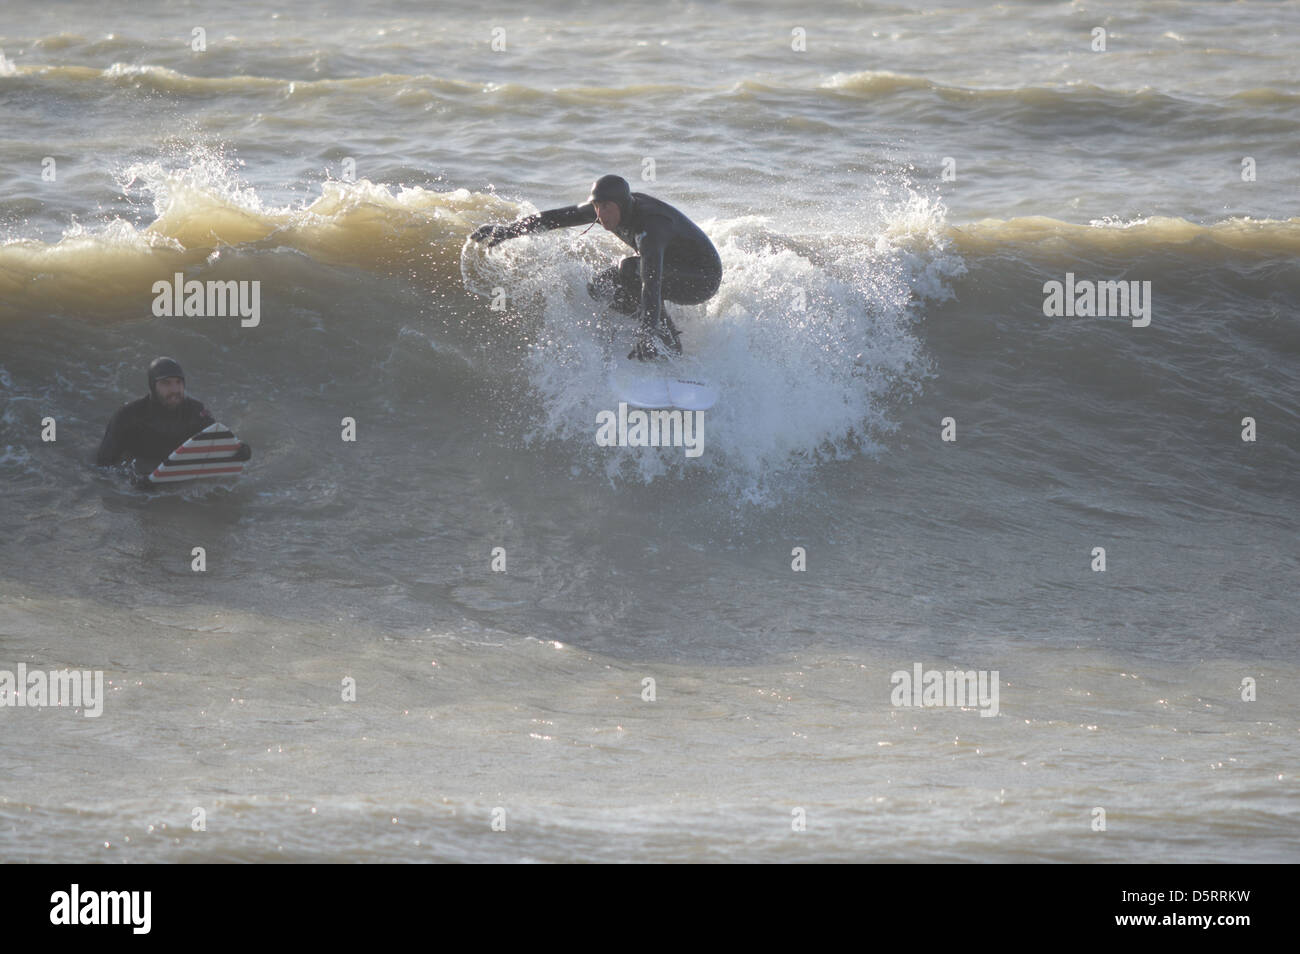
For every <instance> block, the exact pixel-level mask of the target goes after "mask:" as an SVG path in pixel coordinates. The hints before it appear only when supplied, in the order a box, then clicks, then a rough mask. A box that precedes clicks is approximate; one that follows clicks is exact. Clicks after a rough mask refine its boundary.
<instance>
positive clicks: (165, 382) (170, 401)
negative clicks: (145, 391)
mask: <svg viewBox="0 0 1300 954" xmlns="http://www.w3.org/2000/svg"><path fill="white" fill-rule="evenodd" d="M153 389H154V392H155V393H157V395H158V401H159V402H160V403H161V404H162V405H163V407H179V406H180V403H181V401H183V400H185V379H184V378H177V377H170V378H159V379H158V380H157V381H155V382H154V386H153Z"/></svg>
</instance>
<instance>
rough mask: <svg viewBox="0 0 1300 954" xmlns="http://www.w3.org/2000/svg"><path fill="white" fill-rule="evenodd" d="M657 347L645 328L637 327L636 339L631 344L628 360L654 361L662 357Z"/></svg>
mask: <svg viewBox="0 0 1300 954" xmlns="http://www.w3.org/2000/svg"><path fill="white" fill-rule="evenodd" d="M662 357H663V355H662V354H660V353H659V349H658V348H656V347H655V342H654V337H653V336H652V334H651V332H650V331H649V330H648V329H646V328H638V329H637V332H636V339H635V341H634V342H633V344H632V350H631V351H630V352H628V355H627V358H628V360H629V361H655V360H657V359H659V358H662Z"/></svg>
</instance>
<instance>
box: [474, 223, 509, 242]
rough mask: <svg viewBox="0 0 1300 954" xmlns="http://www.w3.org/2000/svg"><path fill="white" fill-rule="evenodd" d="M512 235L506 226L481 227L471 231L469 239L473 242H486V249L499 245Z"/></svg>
mask: <svg viewBox="0 0 1300 954" xmlns="http://www.w3.org/2000/svg"><path fill="white" fill-rule="evenodd" d="M513 235H514V232H512V231H511V230H510V227H509V226H506V225H481V226H479V227H478V228H476V229H475V230H474V231H473V233H472V234H471V235H470V238H471V239H473V240H474V241H475V242H482V241H484V240H486V241H487V245H488V248H492V246H494V245H500V244H501V243H502V242H504V241H505V240H506V239H508V238H511V237H512V236H513Z"/></svg>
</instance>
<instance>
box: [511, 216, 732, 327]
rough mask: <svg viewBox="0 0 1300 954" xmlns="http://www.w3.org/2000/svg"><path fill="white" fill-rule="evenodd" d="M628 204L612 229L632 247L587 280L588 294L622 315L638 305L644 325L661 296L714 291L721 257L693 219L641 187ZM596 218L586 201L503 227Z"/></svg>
mask: <svg viewBox="0 0 1300 954" xmlns="http://www.w3.org/2000/svg"><path fill="white" fill-rule="evenodd" d="M632 199H633V202H632V206H631V208H630V209H629V210H628V214H627V215H625V216H623V217H622V218H620V220H619V223H618V228H616V229H614V230H613V231H614V234H615V235H617V236H618V237H619V238H620V239H622V240H623V241H624V242H626V243H627V244H628V245H630V246H632V248H634V249H636V250H637V252H638V253H640V254H638V255H629V256H628V257H627V258H625V259H623V260H622V261H621V262H619V264H618V265H615V266H614V267H613V268H610V269H607V270H606V271H604V272H601V273H600V274H599V275H597V276H596V277H595V278H594V279H593V280H592V282H591V284H590V285H589V286H588V291H589V292H590V293H591V295H592V297H593V298H610V296H612V302H611V304H612V305H613V307H614V308H615V309H617V310H618V311H620V312H622V313H623V314H625V315H630V314H633V313H635V312H636V311H638V310H640V312H641V321H642V323H643V324H645V325H646V326H647V327H651V328H653V327H657V326H658V324H659V319H660V312H661V310H662V306H663V302H664V301H672V302H677V303H679V304H683V305H697V304H699V303H700V302H704V301H708V300H709V299H710V298H712V297H713V296H714V295H716V294H717V292H718V285H719V284H720V283H721V282H722V259H721V257H719V255H718V250H717V249H716V248H714V247H713V243H712V242H711V241H709V237H708V236H707V235H705V234H704V232H703V231H702V230H701V229H700V227H699V226H698V225H696V224H695V223H694V222H692V221H691V220H690V219H688V218H687V217H686V216H685V215H683V214H682V213H681V212H679V211H678V210H677V209H674V208H673V207H672V206H671V205H669V204H668V203H667V202H661V201H660V200H659V199H656V198H654V197H653V196H649V195H646V194H645V193H643V192H633V193H632ZM595 221H596V208H595V206H594V205H592V204H591V202H584V203H583V204H582V205H570V206H565V207H564V208H562V209H548V210H546V211H545V212H539V213H537V214H536V215H530V216H528V217H527V218H524V219H520V220H519V221H518V222H515V223H513V224H512V225H511V226H509V228H510V229H511V231H512V232H513V234H515V235H522V234H523V233H525V232H539V231H548V230H550V229H560V228H568V227H570V226H574V225H586V224H588V223H590V222H595Z"/></svg>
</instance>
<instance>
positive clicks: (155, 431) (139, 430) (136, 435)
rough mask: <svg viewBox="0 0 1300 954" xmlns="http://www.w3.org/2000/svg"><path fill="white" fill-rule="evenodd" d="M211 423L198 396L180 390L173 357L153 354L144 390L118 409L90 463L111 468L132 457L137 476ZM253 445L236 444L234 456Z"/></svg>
mask: <svg viewBox="0 0 1300 954" xmlns="http://www.w3.org/2000/svg"><path fill="white" fill-rule="evenodd" d="M212 423H213V419H212V415H211V414H210V413H209V412H208V409H207V408H206V407H204V406H203V405H202V403H200V402H199V401H196V400H195V399H194V398H192V397H187V396H186V394H185V372H184V371H182V370H181V366H180V365H179V364H178V363H177V362H176V361H175V360H174V359H172V358H154V359H153V362H152V363H151V364H150V365H149V393H148V394H147V395H146V396H145V397H142V398H140V399H138V400H135V401H131V402H130V403H128V404H124V405H122V407H120V408H118V409H117V412H116V413H115V414H114V415H113V417H112V419H111V420H109V422H108V427H107V428H105V429H104V439H103V440H102V441H100V444H99V453H98V454H96V455H95V465H96V466H98V467H111V466H113V465H114V464H118V463H120V462H122V461H123V460H129V459H134V462H135V473H136V476H140V475H144V474H148V473H149V472H150V471H152V470H153V469H154V468H155V467H157V466H158V463H159V461H161V460H162V459H163V458H164V457H166V456H167V455H168V454H170V453H171V452H172V451H174V450H175V449H176V448H177V447H179V446H180V445H181V444H184V443H185V442H186V441H187V440H189V439H190V438H191V437H193V436H194V435H195V434H197V433H198V432H199V431H201V430H203V429H204V428H205V427H207V426H208V425H210V424H212ZM252 456H253V451H252V448H250V447H249V446H248V445H247V444H244V443H242V442H241V443H240V448H239V454H238V455H236V456H235V458H234V459H235V460H248V459H249V458H250V457H252Z"/></svg>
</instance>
